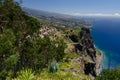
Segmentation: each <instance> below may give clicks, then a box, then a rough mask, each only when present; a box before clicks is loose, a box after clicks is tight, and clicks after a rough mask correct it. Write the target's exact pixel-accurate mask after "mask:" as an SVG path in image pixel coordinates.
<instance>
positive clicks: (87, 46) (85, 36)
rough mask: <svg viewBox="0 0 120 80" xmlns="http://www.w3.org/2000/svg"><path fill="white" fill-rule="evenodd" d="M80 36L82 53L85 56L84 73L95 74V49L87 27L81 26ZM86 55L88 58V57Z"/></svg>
mask: <svg viewBox="0 0 120 80" xmlns="http://www.w3.org/2000/svg"><path fill="white" fill-rule="evenodd" d="M80 37H81V43H82V45H83V50H82V51H83V52H84V53H83V55H85V58H86V62H85V63H84V72H85V74H91V75H92V76H96V62H95V60H96V50H95V47H94V44H93V40H92V37H91V35H90V31H89V29H88V28H82V31H81V33H80ZM87 56H88V57H90V58H88V57H87Z"/></svg>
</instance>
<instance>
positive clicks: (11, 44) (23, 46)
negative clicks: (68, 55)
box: [0, 0, 66, 80]
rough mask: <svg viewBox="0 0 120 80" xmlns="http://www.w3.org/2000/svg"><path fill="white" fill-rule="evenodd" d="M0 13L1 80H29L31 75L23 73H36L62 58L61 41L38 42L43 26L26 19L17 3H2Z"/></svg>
mask: <svg viewBox="0 0 120 80" xmlns="http://www.w3.org/2000/svg"><path fill="white" fill-rule="evenodd" d="M0 10H1V11H0V80H5V79H6V77H7V76H8V77H9V78H13V77H16V76H17V75H18V77H19V79H20V80H29V76H30V75H33V74H32V72H31V71H29V70H26V69H28V68H30V69H32V70H33V71H34V73H37V71H38V70H41V69H43V68H47V67H48V65H49V63H50V61H52V59H53V58H55V60H56V61H57V62H59V61H61V60H62V59H63V58H64V56H65V53H64V49H65V48H66V44H65V43H64V41H63V40H60V39H57V40H51V39H50V38H49V36H47V35H46V36H45V37H44V38H40V37H39V36H38V34H37V33H38V30H39V29H40V28H41V27H43V24H42V23H40V22H39V21H38V20H37V19H35V18H33V17H29V16H27V15H26V14H25V13H24V12H23V11H22V9H21V7H20V6H19V4H18V3H17V2H14V1H13V0H3V1H2V2H0ZM28 36H29V37H28ZM56 44H57V46H56ZM21 70H25V71H21ZM19 71H21V72H19ZM18 72H19V74H17V73H18ZM23 78H25V79H23Z"/></svg>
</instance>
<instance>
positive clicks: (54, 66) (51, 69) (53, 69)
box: [48, 59, 58, 73]
mask: <svg viewBox="0 0 120 80" xmlns="http://www.w3.org/2000/svg"><path fill="white" fill-rule="evenodd" d="M48 69H49V72H52V73H53V72H57V71H58V63H57V61H56V60H55V59H53V60H52V62H51V63H50V65H49V67H48Z"/></svg>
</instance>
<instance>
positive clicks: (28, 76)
mask: <svg viewBox="0 0 120 80" xmlns="http://www.w3.org/2000/svg"><path fill="white" fill-rule="evenodd" d="M14 80H35V76H34V72H33V71H32V69H26V70H22V71H20V72H19V73H18V77H17V78H16V79H14Z"/></svg>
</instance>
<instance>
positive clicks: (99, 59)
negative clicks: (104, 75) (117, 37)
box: [95, 47, 104, 75]
mask: <svg viewBox="0 0 120 80" xmlns="http://www.w3.org/2000/svg"><path fill="white" fill-rule="evenodd" d="M95 49H96V74H97V75H99V73H100V71H101V67H102V62H103V58H104V54H103V52H102V51H101V50H100V49H99V48H97V47H95Z"/></svg>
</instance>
